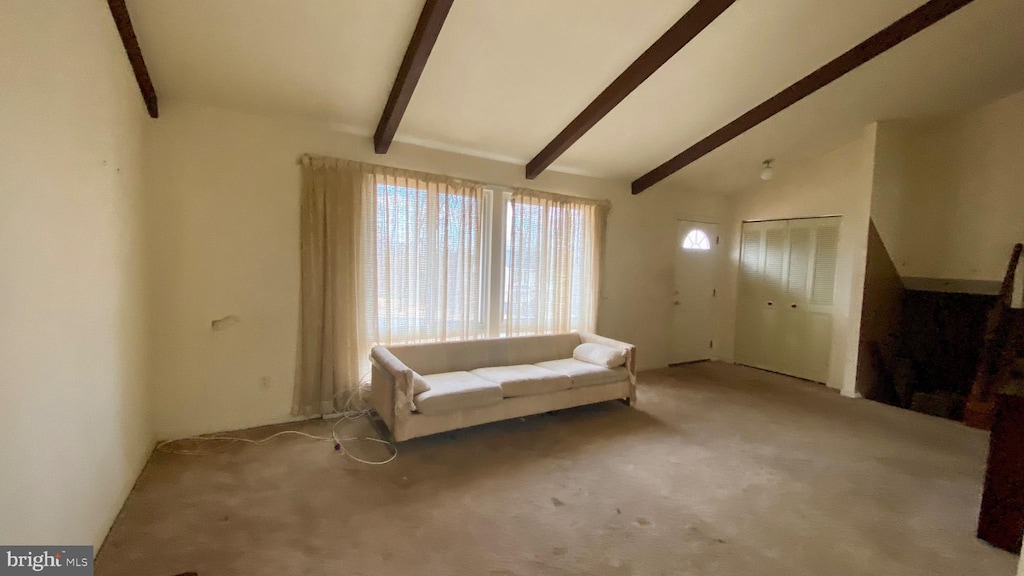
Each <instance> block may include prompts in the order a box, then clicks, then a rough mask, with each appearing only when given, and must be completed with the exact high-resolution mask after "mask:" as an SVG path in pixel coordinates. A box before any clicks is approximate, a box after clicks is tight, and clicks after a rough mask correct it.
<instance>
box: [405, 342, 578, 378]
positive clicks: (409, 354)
mask: <svg viewBox="0 0 1024 576" xmlns="http://www.w3.org/2000/svg"><path fill="white" fill-rule="evenodd" d="M579 345H580V336H579V334H575V333H573V334H544V335H541V336H513V337H511V338H489V339H486V340H463V341H458V342H432V343H429V344H406V345H402V346H388V347H387V348H388V350H390V351H391V353H392V354H394V355H395V356H396V357H397V358H398V359H399V360H401V361H402V362H403V363H405V365H406V366H408V367H409V368H412V369H413V370H415V371H416V372H419V373H420V374H440V373H442V372H456V371H463V370H464V371H467V372H468V371H469V370H476V369H477V368H487V367H488V366H513V365H517V364H536V363H537V362H543V361H545V360H557V359H559V358H572V351H573V350H574V349H575V348H576V347H577V346H579Z"/></svg>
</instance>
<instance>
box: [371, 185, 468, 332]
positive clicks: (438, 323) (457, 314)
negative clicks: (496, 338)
mask: <svg viewBox="0 0 1024 576" xmlns="http://www.w3.org/2000/svg"><path fill="white" fill-rule="evenodd" d="M485 209H486V207H485V205H484V189H483V186H482V185H481V184H478V183H475V182H467V181H463V180H456V179H452V178H445V177H443V176H434V175H430V174H424V173H420V172H410V171H407V170H397V169H393V168H381V167H373V168H371V169H368V170H365V171H364V173H363V211H362V221H363V225H362V231H363V232H362V234H363V235H362V240H361V244H362V250H363V259H362V260H363V268H362V279H363V280H362V282H363V283H362V285H363V290H364V293H365V294H366V298H365V299H364V315H363V317H364V318H365V322H366V327H367V334H368V338H369V339H370V341H372V342H373V343H374V344H402V343H411V342H435V341H440V340H465V339H469V338H480V337H483V336H485V335H486V325H485V323H484V318H485V317H486V316H485V315H484V310H483V281H484V270H483V265H484V246H485V242H484V230H483V223H484V214H485Z"/></svg>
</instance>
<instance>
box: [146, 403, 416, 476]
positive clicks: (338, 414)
mask: <svg viewBox="0 0 1024 576" xmlns="http://www.w3.org/2000/svg"><path fill="white" fill-rule="evenodd" d="M345 392H348V397H347V398H346V399H345V404H344V408H343V409H342V410H337V400H338V396H339V395H340V394H344V393H345ZM365 393H366V387H365V386H360V387H359V388H357V389H355V390H351V391H342V392H339V393H338V394H335V395H334V401H335V412H334V414H330V415H329V416H330V417H335V418H338V421H337V422H335V423H334V426H332V427H331V435H330V436H317V435H315V434H308V433H306V432H300V431H298V430H282V431H281V432H277V433H276V434H271V435H270V436H267V437H266V438H260V439H258V440H253V439H251V438H241V437H238V436H220V435H214V436H189V437H186V438H178V439H176V440H164V441H163V442H160V443H159V444H157V445H156V449H157V451H159V452H167V453H170V454H181V455H186V456H202V455H204V454H209V453H210V452H202V451H199V450H180V449H174V448H171V447H170V446H172V445H173V444H174V443H177V442H182V441H186V440H188V441H194V442H225V443H227V444H232V443H235V442H244V443H246V444H255V445H257V446H258V445H260V444H266V443H267V442H270V441H271V440H274V439H276V438H280V437H281V436H287V435H293V436H302V437H304V438H309V439H310V440H317V441H320V442H331V441H333V442H334V450H335V451H337V452H341V453H342V454H344V455H345V456H347V457H349V458H350V459H352V460H354V461H356V462H359V463H361V464H369V465H373V466H382V465H384V464H389V463H391V462H393V461H394V460H395V458H398V447H397V446H395V444H394V443H393V442H390V441H388V440H381V439H380V438H372V437H369V436H364V437H362V438H360V437H358V436H346V437H344V438H342V437H340V436H338V426H340V425H341V424H343V423H346V422H352V421H354V420H359V419H360V418H365V417H369V415H370V405H369V404H368V403H367V402H366V400H365ZM360 440H361V441H367V442H377V443H380V444H386V445H387V446H388V447H389V448H390V450H389V452H391V455H390V456H389V457H388V458H387V459H386V460H380V461H374V460H364V459H362V458H360V457H358V456H356V455H354V454H352V453H351V452H349V451H348V449H346V448H345V444H344V443H346V442H354V441H360Z"/></svg>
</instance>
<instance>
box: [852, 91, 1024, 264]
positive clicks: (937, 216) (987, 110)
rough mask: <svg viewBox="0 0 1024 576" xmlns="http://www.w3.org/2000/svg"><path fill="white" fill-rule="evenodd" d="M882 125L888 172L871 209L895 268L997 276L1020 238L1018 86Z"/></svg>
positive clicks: (1021, 119)
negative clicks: (956, 108) (940, 112)
mask: <svg viewBox="0 0 1024 576" xmlns="http://www.w3.org/2000/svg"><path fill="white" fill-rule="evenodd" d="M879 134H880V136H879V142H880V144H881V142H882V141H883V136H882V135H883V134H885V135H886V137H885V141H886V142H887V145H886V146H880V147H879V155H878V164H879V166H884V167H886V169H887V173H888V174H890V176H891V177H890V178H888V179H883V180H882V181H880V184H881V188H880V190H878V191H876V195H875V196H876V200H875V202H876V203H879V202H880V204H878V206H877V207H874V206H873V207H872V215H873V216H874V217H875V219H876V222H877V223H878V225H879V232H880V233H881V236H882V238H883V240H884V241H885V243H886V247H887V248H889V250H890V253H891V254H892V255H893V257H894V260H895V261H896V265H897V268H898V269H899V271H900V274H901V275H903V276H912V277H924V278H950V279H959V280H1001V279H1002V277H1003V274H1004V272H1005V270H1006V262H1007V259H1008V258H1009V255H1010V250H1011V249H1012V247H1013V244H1015V243H1016V242H1022V241H1024V218H1022V217H1021V215H1022V214H1024V162H1022V161H1021V158H1022V156H1024V92H1018V93H1017V94H1014V95H1012V96H1009V97H1006V98H1003V99H1002V100H999V101H997V102H994V103H992V104H989V105H988V106H985V107H983V108H980V109H978V110H974V111H970V112H966V113H961V114H957V115H953V116H950V117H947V118H941V119H934V120H931V121H928V122H920V123H917V124H916V125H911V124H908V123H906V122H895V123H891V122H883V123H881V124H880V128H879ZM885 218H888V219H890V220H892V221H893V223H894V225H893V226H885V227H883V225H882V224H883V222H882V220H881V219H885ZM896 223H898V225H896Z"/></svg>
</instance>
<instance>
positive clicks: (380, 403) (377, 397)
mask: <svg viewBox="0 0 1024 576" xmlns="http://www.w3.org/2000/svg"><path fill="white" fill-rule="evenodd" d="M370 362H371V364H372V365H373V368H374V370H373V377H372V380H371V384H370V386H371V388H372V389H371V398H372V399H373V403H374V408H376V409H377V412H378V413H379V414H381V417H382V418H384V419H385V420H384V421H385V422H386V423H388V424H392V422H393V421H394V419H395V418H396V417H397V415H398V414H399V413H400V412H401V413H408V412H412V411H413V410H415V409H416V406H415V405H414V404H413V391H412V374H413V371H412V368H409V367H408V366H406V365H405V363H404V362H402V361H401V360H399V359H398V357H397V356H395V355H394V354H392V353H391V351H390V350H388V349H387V347H385V346H374V347H373V348H372V349H371V350H370ZM385 412H386V413H387V414H386V415H385ZM389 419H390V420H392V422H388V420H389Z"/></svg>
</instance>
